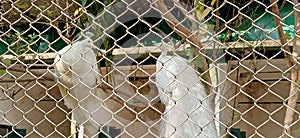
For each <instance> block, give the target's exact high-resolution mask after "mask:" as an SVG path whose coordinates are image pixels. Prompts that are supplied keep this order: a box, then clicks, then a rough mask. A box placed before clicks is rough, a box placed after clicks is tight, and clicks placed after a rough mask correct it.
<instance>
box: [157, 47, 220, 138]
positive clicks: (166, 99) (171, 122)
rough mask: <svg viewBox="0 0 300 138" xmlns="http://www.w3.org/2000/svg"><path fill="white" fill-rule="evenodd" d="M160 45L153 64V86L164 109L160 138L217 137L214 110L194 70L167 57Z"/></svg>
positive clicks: (173, 57)
mask: <svg viewBox="0 0 300 138" xmlns="http://www.w3.org/2000/svg"><path fill="white" fill-rule="evenodd" d="M168 46H169V47H170V48H171V49H174V46H170V45H168V44H166V43H163V44H162V45H161V46H160V48H161V50H162V53H161V55H160V56H159V57H158V59H157V63H156V77H155V78H156V79H155V80H156V85H157V88H158V92H159V94H160V99H161V101H162V102H163V103H164V104H165V106H166V108H165V111H164V114H163V121H162V132H161V137H168V138H170V137H171V138H177V137H183V138H193V137H197V138H204V137H207V138H217V137H218V134H217V130H216V125H215V121H214V109H213V107H212V105H211V100H210V98H208V96H207V93H206V92H205V89H204V87H203V85H202V83H201V82H200V79H199V76H198V75H197V73H196V71H195V70H194V69H193V68H192V67H191V66H189V65H188V62H187V60H186V59H184V58H182V57H180V56H177V55H172V56H170V55H167V47H168Z"/></svg>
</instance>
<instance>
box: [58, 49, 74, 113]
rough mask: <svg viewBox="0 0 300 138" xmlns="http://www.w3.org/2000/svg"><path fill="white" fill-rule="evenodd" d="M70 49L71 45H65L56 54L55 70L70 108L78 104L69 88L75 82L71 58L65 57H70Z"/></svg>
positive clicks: (66, 103)
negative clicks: (69, 63) (73, 80)
mask: <svg viewBox="0 0 300 138" xmlns="http://www.w3.org/2000/svg"><path fill="white" fill-rule="evenodd" d="M69 50H70V48H69V47H65V48H63V49H62V50H60V51H59V52H58V53H57V54H56V57H55V59H54V63H55V64H54V71H55V75H56V78H57V81H58V85H57V86H58V89H59V91H60V94H61V96H62V98H63V99H64V103H65V105H66V106H67V107H68V108H70V109H73V108H75V107H76V106H77V101H76V100H75V99H74V98H73V97H71V96H70V95H69V93H70V91H71V90H69V88H71V87H72V86H73V84H72V76H71V72H70V70H69V69H70V66H69V65H68V64H67V63H68V62H70V61H69V60H70V59H65V57H68V58H70V57H69V55H68V51H69ZM65 54H66V55H65Z"/></svg>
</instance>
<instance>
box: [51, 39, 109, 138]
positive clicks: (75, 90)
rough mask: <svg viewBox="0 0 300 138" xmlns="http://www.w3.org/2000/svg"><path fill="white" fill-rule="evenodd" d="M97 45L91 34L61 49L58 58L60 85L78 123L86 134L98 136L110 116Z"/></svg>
mask: <svg viewBox="0 0 300 138" xmlns="http://www.w3.org/2000/svg"><path fill="white" fill-rule="evenodd" d="M87 35H91V33H87ZM93 47H94V44H93V40H92V39H91V38H90V37H87V38H85V39H84V40H82V41H77V42H75V43H74V44H72V45H68V46H66V47H64V48H63V49H61V50H60V51H58V53H57V54H56V57H55V60H54V69H55V74H56V78H57V82H58V88H59V90H60V93H61V95H62V97H63V99H64V103H65V105H66V106H67V107H68V108H70V109H72V115H73V117H74V119H75V120H76V123H77V124H78V125H80V126H84V132H85V135H86V137H92V136H97V135H96V133H97V132H98V131H99V127H100V126H101V124H103V123H105V122H104V121H105V117H106V119H107V117H108V116H109V115H108V114H107V112H105V111H104V110H106V109H107V108H103V107H104V104H103V101H102V98H101V94H102V93H103V91H102V89H100V88H97V84H99V83H101V77H100V74H99V73H100V72H99V69H98V66H97V59H96V54H95V53H94V51H93ZM99 116H100V117H99ZM99 118H101V119H99ZM101 120H102V122H101Z"/></svg>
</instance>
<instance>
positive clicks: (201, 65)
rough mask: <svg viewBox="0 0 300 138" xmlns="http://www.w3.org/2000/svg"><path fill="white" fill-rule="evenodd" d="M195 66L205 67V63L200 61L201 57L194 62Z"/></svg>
mask: <svg viewBox="0 0 300 138" xmlns="http://www.w3.org/2000/svg"><path fill="white" fill-rule="evenodd" d="M194 64H195V65H196V66H197V67H198V68H202V67H203V61H202V60H201V59H200V57H197V58H196V59H195V61H194Z"/></svg>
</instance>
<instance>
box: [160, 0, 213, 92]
mask: <svg viewBox="0 0 300 138" xmlns="http://www.w3.org/2000/svg"><path fill="white" fill-rule="evenodd" d="M155 5H156V8H158V9H159V10H160V11H161V12H162V14H163V19H165V20H166V21H167V23H168V25H169V26H170V27H171V28H172V29H173V30H174V31H175V32H176V33H177V34H178V35H180V36H181V37H182V38H183V39H186V40H187V42H189V43H191V45H192V46H193V47H194V48H195V55H196V56H199V57H200V58H201V60H202V62H203V67H202V68H201V69H200V72H201V73H203V74H204V79H205V81H206V82H205V88H206V89H207V93H208V94H210V93H211V90H212V88H211V85H210V84H211V79H210V75H209V68H208V63H207V61H206V58H205V55H206V52H205V49H204V48H203V45H202V44H201V42H200V39H199V38H198V37H197V36H196V34H193V33H192V32H191V31H190V30H189V29H187V28H186V27H185V26H183V25H182V24H180V22H179V21H178V20H177V19H176V18H175V17H174V16H173V15H172V14H171V13H170V12H168V9H167V7H166V5H165V4H164V3H163V1H162V0H158V1H156V2H155Z"/></svg>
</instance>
